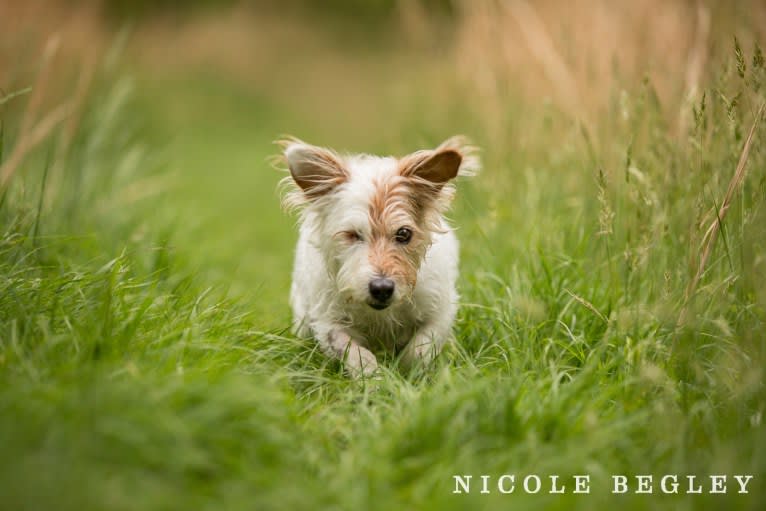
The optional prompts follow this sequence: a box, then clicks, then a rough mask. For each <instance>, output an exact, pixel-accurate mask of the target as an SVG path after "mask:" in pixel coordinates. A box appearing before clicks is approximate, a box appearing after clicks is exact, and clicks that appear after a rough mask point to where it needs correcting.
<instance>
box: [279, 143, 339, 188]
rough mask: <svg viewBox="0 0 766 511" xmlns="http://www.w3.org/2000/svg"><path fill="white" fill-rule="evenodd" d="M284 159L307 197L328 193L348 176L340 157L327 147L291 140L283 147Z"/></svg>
mask: <svg viewBox="0 0 766 511" xmlns="http://www.w3.org/2000/svg"><path fill="white" fill-rule="evenodd" d="M285 159H286V160H287V166H288V168H289V169H290V175H291V176H292V178H293V180H294V181H295V183H296V184H297V185H298V186H299V187H300V188H301V189H302V190H303V193H304V194H305V195H306V197H308V198H309V199H312V198H316V197H319V196H321V195H324V194H326V193H328V192H329V191H331V190H332V189H333V188H335V187H336V186H338V185H339V184H341V183H343V182H345V181H346V179H347V178H348V173H347V172H346V169H345V167H344V166H343V162H342V161H341V158H340V157H339V156H338V155H337V154H335V153H334V152H333V151H330V150H329V149H324V148H322V147H316V146H312V145H309V144H305V143H303V142H292V143H289V144H288V145H287V146H286V147H285Z"/></svg>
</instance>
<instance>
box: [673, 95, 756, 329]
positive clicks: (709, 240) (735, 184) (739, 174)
mask: <svg viewBox="0 0 766 511" xmlns="http://www.w3.org/2000/svg"><path fill="white" fill-rule="evenodd" d="M765 108H766V103H762V104H761V106H760V107H759V108H758V113H756V115H755V119H754V120H753V125H752V126H751V127H750V133H749V134H748V136H747V140H745V145H744V146H743V147H742V153H741V155H740V157H739V162H738V163H737V168H736V170H735V171H734V175H733V176H732V178H731V180H730V181H729V187H728V188H727V189H726V195H725V196H724V199H723V203H721V206H720V208H718V211H717V215H716V217H715V218H714V219H713V221H712V222H711V223H710V227H708V229H707V231H706V232H705V235H704V236H703V237H702V244H703V249H702V256H701V257H700V261H699V266H698V267H697V273H696V274H695V275H694V278H693V279H692V280H691V282H689V285H688V286H687V288H686V293H685V298H684V306H683V308H682V309H681V314H680V316H679V319H678V324H679V325H680V324H683V322H684V320H685V317H686V310H687V305H688V302H689V300H690V299H691V297H692V296H693V295H694V292H695V291H696V289H697V285H698V284H699V281H700V279H701V278H702V275H703V274H704V273H705V268H706V267H707V262H708V259H709V258H710V254H711V253H712V252H713V247H714V246H715V242H716V240H717V239H718V232H719V231H720V230H721V225H722V224H723V220H724V218H725V217H726V212H727V211H728V210H729V206H731V202H732V200H733V199H734V194H735V193H736V191H737V189H739V187H740V185H741V184H742V182H743V181H744V179H745V174H746V173H745V170H746V168H747V160H748V157H749V156H750V148H751V147H752V143H753V137H754V136H755V131H756V129H757V128H758V124H759V123H760V120H761V117H762V116H763V112H764V109H765Z"/></svg>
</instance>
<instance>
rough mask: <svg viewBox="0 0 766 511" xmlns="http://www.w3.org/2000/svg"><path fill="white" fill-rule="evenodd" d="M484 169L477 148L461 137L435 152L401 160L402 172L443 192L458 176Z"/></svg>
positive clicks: (409, 156)
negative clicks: (446, 185)
mask: <svg viewBox="0 0 766 511" xmlns="http://www.w3.org/2000/svg"><path fill="white" fill-rule="evenodd" d="M479 167H480V163H479V159H478V157H477V155H476V148H475V147H473V146H472V145H470V144H469V143H468V141H467V140H466V139H465V138H464V137H461V136H456V137H452V138H450V139H448V140H446V141H444V143H442V144H441V145H440V146H439V147H437V148H436V149H434V150H432V151H418V152H416V153H412V154H410V155H408V156H405V157H404V158H402V159H401V160H399V172H400V174H401V175H402V176H404V177H412V178H416V179H419V180H422V181H425V182H426V183H430V184H432V185H434V186H435V187H436V188H437V189H441V188H442V187H444V185H445V184H446V183H447V182H448V181H450V180H451V179H454V178H455V177H457V176H458V175H460V176H470V175H473V174H474V173H476V171H478V169H479Z"/></svg>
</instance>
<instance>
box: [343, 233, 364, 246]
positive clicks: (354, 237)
mask: <svg viewBox="0 0 766 511" xmlns="http://www.w3.org/2000/svg"><path fill="white" fill-rule="evenodd" d="M341 235H342V236H343V239H345V240H346V241H348V242H349V243H356V242H357V241H362V235H361V234H359V233H358V232H356V231H343V232H342V233H341Z"/></svg>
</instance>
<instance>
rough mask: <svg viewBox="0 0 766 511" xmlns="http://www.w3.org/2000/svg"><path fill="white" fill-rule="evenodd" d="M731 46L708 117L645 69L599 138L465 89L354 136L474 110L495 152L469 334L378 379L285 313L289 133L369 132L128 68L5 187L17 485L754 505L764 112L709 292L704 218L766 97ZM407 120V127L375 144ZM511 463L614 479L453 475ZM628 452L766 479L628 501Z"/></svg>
mask: <svg viewBox="0 0 766 511" xmlns="http://www.w3.org/2000/svg"><path fill="white" fill-rule="evenodd" d="M735 67H736V66H735V65H733V64H732V65H730V66H728V67H727V66H724V69H722V70H721V71H720V73H719V76H718V78H717V80H716V81H714V82H713V83H711V84H710V86H709V87H708V88H707V89H706V95H705V99H704V100H703V101H704V107H703V103H701V102H700V101H697V103H696V104H695V105H694V122H693V127H692V129H691V131H690V134H689V136H688V137H686V136H682V137H678V136H674V134H673V133H672V129H671V128H670V127H669V126H668V123H667V121H666V119H667V115H668V110H669V109H670V108H669V107H667V106H663V105H661V104H660V103H659V102H658V100H657V98H656V95H655V94H654V92H653V89H652V86H651V84H650V83H644V84H642V85H637V86H635V87H633V88H631V89H629V90H628V92H626V93H625V95H624V96H623V97H622V98H621V99H620V100H619V101H617V100H616V101H615V102H614V105H613V106H612V107H611V108H610V110H609V111H608V112H606V113H605V114H604V115H603V117H601V118H599V120H598V122H597V126H596V128H597V129H596V130H595V132H594V133H587V132H584V131H583V128H581V126H580V125H579V124H577V123H574V122H572V121H571V120H569V119H567V118H566V117H565V116H563V115H561V114H558V113H556V112H553V111H550V110H549V109H545V108H542V109H541V108H537V107H535V106H523V105H520V104H509V105H503V106H502V107H503V108H505V109H507V114H506V116H507V124H505V125H502V126H500V127H497V126H496V127H495V128H493V129H495V130H499V131H497V132H490V131H489V128H487V127H486V126H484V123H482V122H481V117H480V116H477V115H476V114H475V112H471V111H470V105H467V104H466V102H465V98H464V97H463V96H461V95H460V94H459V93H457V92H455V93H453V95H452V96H450V97H449V98H448V100H447V101H448V103H447V104H443V103H439V104H436V100H433V102H432V103H428V99H427V98H422V97H419V98H417V99H416V101H425V102H426V104H425V106H423V107H422V110H418V111H413V112H412V113H411V116H410V117H406V118H396V119H393V120H392V119H377V120H368V121H367V122H368V124H369V126H366V127H365V128H366V129H367V130H368V131H369V135H367V138H366V139H365V138H364V136H362V135H359V134H358V133H357V135H356V137H355V138H353V140H354V143H359V144H360V145H361V143H362V142H366V143H367V144H368V146H367V147H350V148H349V149H358V150H363V149H374V150H382V151H401V150H402V148H404V149H406V150H414V149H417V148H418V147H419V144H420V143H421V142H424V143H429V144H436V143H438V142H439V141H440V140H439V139H440V137H442V136H446V135H448V134H451V133H452V132H467V133H468V134H471V135H473V137H474V138H475V139H476V141H477V142H478V143H479V145H481V146H483V147H484V155H483V157H484V161H485V167H486V169H485V171H484V172H483V173H482V174H481V175H480V176H479V177H477V178H475V179H474V180H473V181H470V182H469V181H464V182H461V183H460V184H459V198H458V200H457V203H456V205H455V209H454V212H453V214H452V218H453V220H454V222H455V223H456V224H457V225H458V226H459V231H458V233H459V237H460V238H461V242H462V246H461V252H462V262H461V268H462V274H461V281H460V288H461V293H462V306H461V309H460V313H459V317H458V321H457V324H456V327H455V332H456V337H457V339H458V342H457V343H456V345H454V346H450V347H448V349H446V350H445V352H444V353H443V355H442V356H441V357H440V358H439V359H438V361H437V362H436V363H435V364H434V366H433V367H432V368H430V369H428V370H427V371H425V372H422V373H418V374H412V375H402V374H400V373H398V372H397V371H396V370H395V369H394V368H388V369H384V373H385V374H384V377H383V379H382V380H381V381H379V382H376V383H375V385H374V386H371V385H367V384H365V383H364V382H356V381H350V380H348V379H347V378H346V377H344V375H343V373H342V371H341V369H340V367H339V366H338V364H337V363H333V362H329V361H327V360H326V359H325V358H324V357H322V356H321V355H320V354H318V353H317V352H316V349H315V346H314V344H313V343H312V342H311V341H309V340H302V339H295V338H294V337H292V336H291V335H290V334H289V333H288V331H287V327H288V325H289V309H288V306H287V295H288V286H289V272H290V266H291V250H292V247H293V244H294V242H295V238H296V234H295V228H294V222H295V220H294V219H291V218H288V217H286V216H285V215H284V214H283V213H282V212H281V211H280V209H279V197H278V196H277V194H276V183H277V181H278V180H279V178H280V176H279V175H278V173H276V172H274V171H272V170H271V169H269V167H268V165H267V164H266V163H265V159H266V157H267V156H268V155H269V154H271V153H273V152H274V146H272V145H271V143H270V141H271V140H272V139H273V138H276V137H277V136H278V135H279V134H280V133H284V132H292V133H295V134H297V135H300V136H302V137H305V138H307V139H309V140H314V138H312V135H313V136H315V137H317V138H318V139H319V142H324V141H325V140H338V141H341V140H343V138H344V136H345V134H346V133H348V132H352V131H354V127H353V126H352V127H348V128H346V130H347V131H343V129H338V130H337V131H335V132H334V133H332V134H327V133H322V131H321V129H322V127H321V125H322V123H321V122H320V121H317V120H316V119H314V120H313V121H312V120H310V119H309V116H308V115H307V114H305V113H304V112H301V111H298V110H295V109H292V110H291V109H290V106H289V105H288V104H284V103H280V102H278V101H271V100H270V99H269V98H268V97H261V96H259V95H258V94H253V93H251V92H247V91H244V90H241V89H238V88H236V87H234V86H229V85H226V84H223V83H220V82H217V81H215V80H211V79H210V78H199V77H196V78H194V79H189V80H187V81H183V80H181V81H177V82H173V83H161V84H157V83H155V84H151V83H139V86H138V91H137V93H136V94H135V95H133V96H130V95H126V94H125V93H124V88H123V85H124V83H123V82H121V81H119V80H117V81H115V82H114V84H113V85H112V86H107V87H104V88H103V90H102V91H101V92H100V94H99V95H97V96H96V97H94V98H93V100H92V101H91V102H90V103H89V105H88V109H87V113H86V115H85V117H84V121H83V124H82V126H81V129H80V130H79V131H78V134H77V136H76V137H75V139H74V141H73V143H72V145H71V147H70V149H69V150H68V151H67V152H65V153H63V154H59V153H56V151H55V141H54V142H53V143H52V146H51V147H52V148H53V149H51V148H43V149H42V150H40V151H39V153H37V154H35V155H33V157H32V158H30V159H29V160H28V161H27V163H26V165H25V166H24V167H23V168H22V171H21V172H20V174H19V175H18V176H16V179H15V180H14V181H13V183H12V185H11V187H10V188H9V189H8V190H7V192H6V193H5V194H4V196H3V201H2V206H0V226H1V227H2V233H0V234H1V237H0V460H2V461H1V462H0V508H3V509H9V510H11V509H13V510H21V509H77V510H83V509H126V510H127V509H136V510H138V509H141V510H144V509H170V508H172V509H194V510H198V509H211V510H219V509H434V510H436V509H439V510H442V509H464V508H470V509H512V508H516V509H539V508H561V509H570V508H580V509H595V508H602V507H606V506H609V507H613V506H617V505H619V506H623V507H628V508H665V509H692V508H695V509H696V508H703V507H704V508H722V509H723V508H725V509H758V508H759V504H760V503H762V502H763V501H764V499H766V493H765V491H766V482H765V481H766V480H765V479H764V477H766V431H764V425H763V420H762V414H763V411H764V406H766V393H765V391H764V384H763V377H764V375H763V369H764V355H766V335H765V334H764V332H766V325H765V324H764V323H765V321H766V294H764V290H765V289H766V278H765V277H766V269H765V267H764V265H765V264H766V262H765V261H766V259H765V258H766V250H765V249H766V247H765V246H764V244H765V243H766V236H764V234H766V230H765V226H766V212H765V211H764V198H765V197H766V146H764V143H763V141H764V137H765V135H766V134H765V133H764V129H765V128H764V127H763V123H762V124H761V127H760V128H759V129H758V130H757V131H756V133H755V137H756V138H755V144H754V146H753V149H752V151H751V154H750V157H749V162H748V175H747V177H746V179H745V181H744V184H743V186H742V188H741V190H740V191H739V192H738V193H737V195H736V197H735V199H734V203H733V204H732V207H731V208H730V210H729V212H728V214H727V216H726V218H725V219H724V222H723V224H724V228H723V230H722V232H721V236H720V237H719V240H718V243H717V246H716V248H715V251H714V252H713V256H712V258H711V260H710V262H709V263H708V267H707V270H706V272H705V274H704V276H703V279H702V280H701V282H700V285H699V286H698V287H697V289H696V290H695V291H694V293H693V296H692V297H691V298H690V299H689V300H688V302H687V300H686V299H685V288H686V286H687V285H688V283H689V281H690V280H691V278H692V276H693V272H694V270H696V266H695V265H696V259H695V257H698V256H699V253H701V234H702V233H703V232H704V230H705V229H706V228H707V225H708V224H709V222H710V221H711V220H712V217H710V216H708V217H706V218H707V220H706V222H707V223H705V224H704V225H702V226H701V225H700V221H701V220H702V219H703V218H705V213H706V212H707V211H709V210H711V208H713V207H714V206H716V205H720V202H721V200H722V198H723V195H724V193H725V190H726V187H727V185H728V182H729V179H730V178H731V176H732V175H733V173H734V169H735V167H736V164H737V161H738V159H739V157H740V154H741V151H742V145H743V142H744V137H746V136H747V133H748V131H749V129H750V126H751V125H752V123H753V120H754V119H753V117H754V112H755V111H756V109H757V107H758V105H759V104H760V102H762V101H763V100H764V98H763V93H762V91H761V89H760V88H759V87H757V86H756V85H757V84H758V83H762V82H763V79H764V71H763V68H762V67H760V68H759V67H757V66H756V67H753V66H749V67H748V71H747V74H746V76H745V77H744V78H743V77H740V76H738V75H737V73H736V70H735V69H734V68H735ZM759 81H760V82H759ZM738 93H741V94H740V95H739V96H736V95H737V94H738ZM734 97H738V100H737V102H736V104H735V106H733V107H732V106H731V103H732V98H734ZM131 98H132V99H131ZM443 100H444V98H442V97H440V99H439V101H443ZM189 105H193V106H189ZM381 108H385V106H383V107H381ZM444 118H449V119H450V121H449V123H446V124H444V123H442V124H439V123H437V120H439V119H444ZM13 122H14V119H13V118H9V119H7V120H6V119H4V125H5V134H4V142H5V144H4V145H5V148H6V153H7V151H8V148H9V147H12V146H13V144H14V143H15V140H14V137H15V136H16V133H15V131H14V124H13ZM392 122H396V124H397V125H400V126H403V127H404V128H403V132H402V133H401V134H400V136H399V137H398V139H397V140H396V141H394V142H392V143H391V145H390V146H388V145H385V144H384V145H385V146H384V147H379V145H380V142H377V141H376V137H375V133H376V130H377V129H379V128H382V127H384V126H386V125H388V123H392ZM296 126H299V127H301V128H302V129H300V130H299V129H297V128H296ZM434 126H438V128H435V127H434ZM521 132H524V134H525V137H524V140H525V141H526V142H523V143H522V142H519V141H518V139H516V138H514V137H513V135H514V134H518V133H521ZM390 138H391V137H390V135H388V136H387V138H386V140H389V139H390ZM493 140H494V141H497V140H507V141H508V143H506V144H497V143H492V142H491V141H493ZM376 144H378V145H376ZM338 145H340V146H341V147H343V144H342V142H341V143H339V144H338ZM50 154H54V155H58V156H57V158H58V159H55V161H54V162H53V164H52V165H51V164H50V158H49V157H48V156H49V155H50ZM46 162H48V163H46ZM43 187H44V189H45V191H46V192H45V197H44V200H41V199H40V190H42V189H43ZM684 309H686V311H687V312H686V315H685V321H683V322H679V317H680V316H681V313H682V310H684ZM506 473H515V474H519V475H520V476H519V477H521V476H522V475H524V474H529V473H537V474H541V475H543V476H545V475H547V474H559V475H560V476H561V477H562V478H566V477H568V476H571V475H573V474H582V473H587V474H591V477H592V482H591V486H592V493H591V495H588V496H582V495H572V494H568V495H565V496H563V497H560V496H556V495H548V494H545V493H541V494H539V495H524V494H523V493H519V492H518V490H517V492H516V493H514V494H513V495H501V494H499V493H497V492H494V493H492V494H490V495H481V494H479V493H478V492H477V491H474V492H473V494H471V495H453V494H452V490H453V489H454V483H453V480H452V475H453V474H474V478H475V479H476V478H478V476H479V475H480V474H491V475H493V476H495V477H497V476H499V475H502V474H506ZM620 473H624V474H628V475H634V474H665V473H677V474H680V475H684V476H685V475H686V474H699V475H701V476H707V475H708V474H730V475H732V474H753V475H754V476H755V479H754V481H753V482H752V483H751V485H750V490H751V493H750V494H749V495H737V494H735V493H733V492H731V493H729V494H728V495H726V496H715V495H714V496H686V495H676V496H663V495H654V496H645V495H628V496H619V495H610V493H609V492H610V483H609V475H610V474H620ZM570 484H571V483H570ZM729 484H730V485H733V484H734V483H733V482H731V481H730V482H729Z"/></svg>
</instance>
